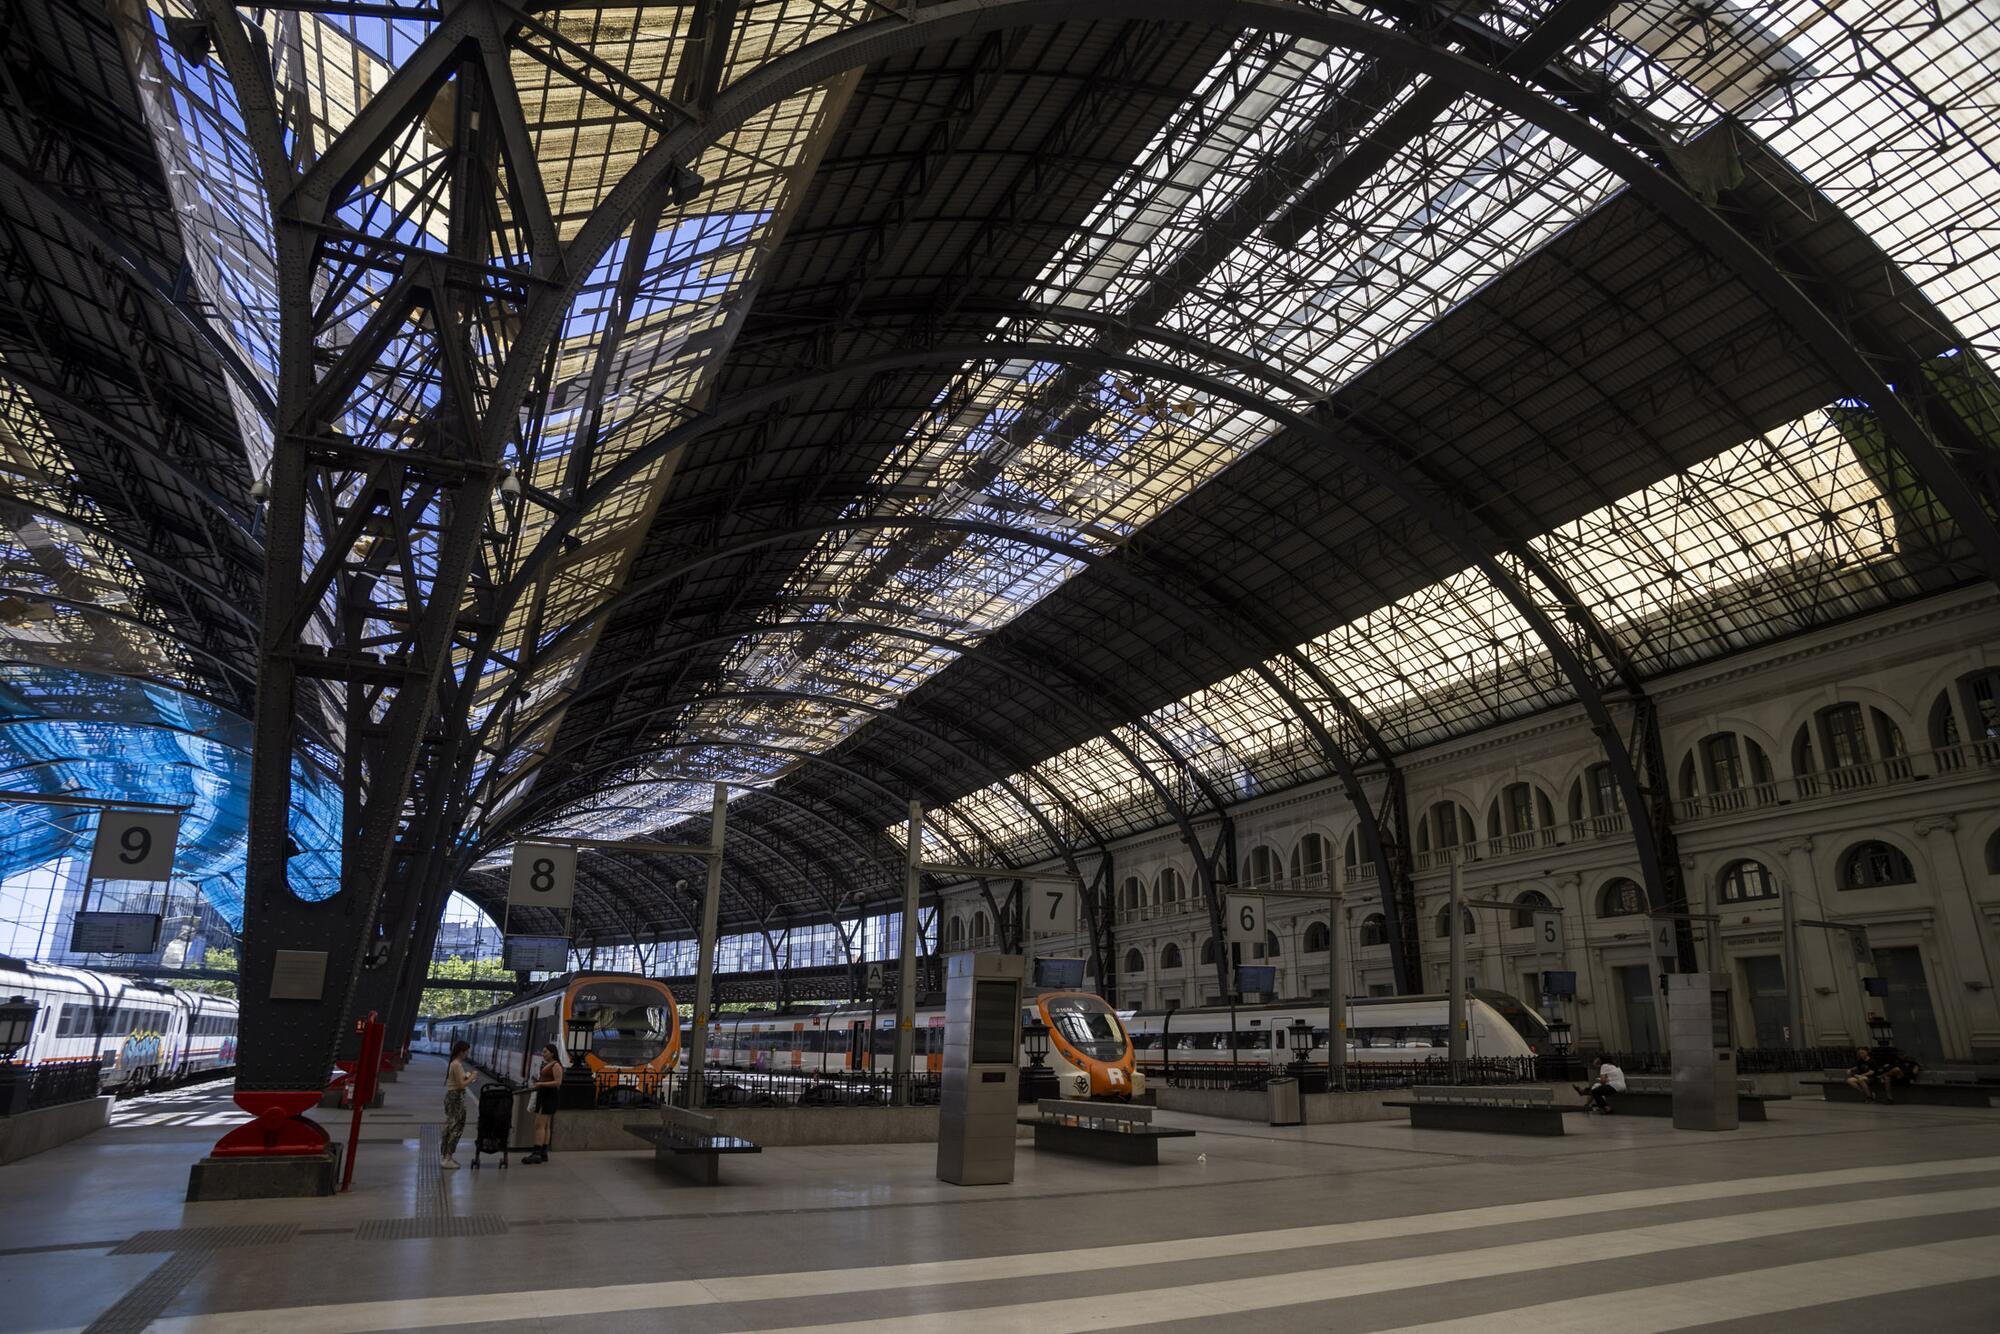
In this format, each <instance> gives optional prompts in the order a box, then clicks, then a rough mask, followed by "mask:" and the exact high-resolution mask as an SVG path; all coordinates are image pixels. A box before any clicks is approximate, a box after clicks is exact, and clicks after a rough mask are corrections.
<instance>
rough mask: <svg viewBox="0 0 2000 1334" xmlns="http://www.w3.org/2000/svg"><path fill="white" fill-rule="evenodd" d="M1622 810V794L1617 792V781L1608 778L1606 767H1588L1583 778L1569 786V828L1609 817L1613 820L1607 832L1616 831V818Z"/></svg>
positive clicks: (1623, 807) (1608, 769) (1601, 765)
mask: <svg viewBox="0 0 2000 1334" xmlns="http://www.w3.org/2000/svg"><path fill="white" fill-rule="evenodd" d="M1624 809H1625V794H1624V793H1623V792H1621V791H1619V789H1618V782H1617V780H1616V779H1614V778H1613V777H1612V776H1611V766H1610V765H1609V764H1603V763H1599V764H1593V765H1591V766H1590V767H1589V768H1588V769H1586V770H1584V771H1583V777H1581V778H1579V779H1577V780H1576V781H1575V782H1574V783H1571V784H1570V786H1569V820H1570V823H1571V824H1582V823H1583V822H1584V821H1586V820H1589V821H1593V822H1601V821H1604V820H1605V817H1607V816H1610V817H1614V820H1613V821H1612V823H1611V825H1610V828H1611V829H1612V830H1615V829H1616V821H1615V817H1616V816H1617V815H1618V814H1619V813H1620V812H1622V811H1623V810H1624ZM1593 832H1600V831H1595V830H1594V831H1593Z"/></svg>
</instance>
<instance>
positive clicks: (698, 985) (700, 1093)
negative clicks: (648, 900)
mask: <svg viewBox="0 0 2000 1334" xmlns="http://www.w3.org/2000/svg"><path fill="white" fill-rule="evenodd" d="M714 812H715V813H714V815H712V816H711V817H710V819H709V825H708V880H707V883H706V885H705V886H704V888H703V890H702V895H701V939H700V944H699V953H698V954H697V956H696V963H695V977H694V1017H693V1020H692V1022H691V1023H690V1024H689V1025H688V1038H689V1042H690V1045H689V1047H688V1106H689V1107H694V1108H700V1107H706V1106H707V1105H708V1085H707V1079H708V1025H709V1020H710V1018H711V1017H712V1016H711V1015H710V1011H711V1010H712V1009H713V1008H714V1005H715V938H716V928H717V924H718V923H719V922H720V920H721V914H722V842H723V831H724V825H725V823H726V822H727V820H728V819H729V789H728V788H726V787H724V786H722V784H720V783H717V784H716V785H715V806H714Z"/></svg>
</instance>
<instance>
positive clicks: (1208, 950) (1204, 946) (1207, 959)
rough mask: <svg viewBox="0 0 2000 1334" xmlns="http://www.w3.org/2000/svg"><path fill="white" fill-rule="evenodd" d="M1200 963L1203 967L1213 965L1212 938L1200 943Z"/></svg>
mask: <svg viewBox="0 0 2000 1334" xmlns="http://www.w3.org/2000/svg"><path fill="white" fill-rule="evenodd" d="M1201 962H1202V965H1203V966H1204V967H1212V966H1213V965H1214V963H1215V937H1214V936H1210V937H1209V938H1208V939H1207V940H1204V941H1202V942H1201Z"/></svg>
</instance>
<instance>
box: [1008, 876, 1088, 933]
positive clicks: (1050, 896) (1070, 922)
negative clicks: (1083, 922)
mask: <svg viewBox="0 0 2000 1334" xmlns="http://www.w3.org/2000/svg"><path fill="white" fill-rule="evenodd" d="M1022 892H1023V893H1025V894H1026V895H1027V896H1028V932H1029V934H1030V935H1033V934H1037V933H1039V934H1041V935H1047V936H1057V935H1069V934H1072V933H1073V932H1075V930H1076V900H1077V897H1078V891H1077V887H1076V886H1075V885H1071V884H1067V883H1064V882H1062V881H1052V880H1041V881H1036V882H1035V883H1033V884H1030V885H1027V886H1024V887H1023V889H1022Z"/></svg>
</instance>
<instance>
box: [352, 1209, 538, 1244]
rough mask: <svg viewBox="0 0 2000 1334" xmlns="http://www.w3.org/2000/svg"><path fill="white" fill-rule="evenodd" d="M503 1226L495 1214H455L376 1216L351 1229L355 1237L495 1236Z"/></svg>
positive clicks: (503, 1222)
mask: <svg viewBox="0 0 2000 1334" xmlns="http://www.w3.org/2000/svg"><path fill="white" fill-rule="evenodd" d="M506 1230H507V1221H506V1220H505V1219H503V1218H501V1217H500V1215H498V1214H464V1215H461V1216H459V1217H456V1218H376V1219H371V1220H369V1221H368V1222H366V1223H362V1224H361V1225H359V1226H358V1227H356V1228H355V1229H354V1237H355V1240H357V1241H410V1240H413V1239H414V1238H417V1237H497V1236H499V1235H500V1234H501V1233H503V1232H505V1231H506Z"/></svg>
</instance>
